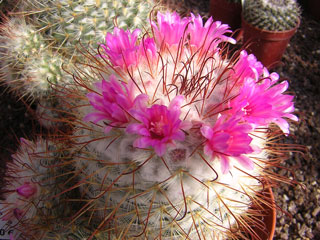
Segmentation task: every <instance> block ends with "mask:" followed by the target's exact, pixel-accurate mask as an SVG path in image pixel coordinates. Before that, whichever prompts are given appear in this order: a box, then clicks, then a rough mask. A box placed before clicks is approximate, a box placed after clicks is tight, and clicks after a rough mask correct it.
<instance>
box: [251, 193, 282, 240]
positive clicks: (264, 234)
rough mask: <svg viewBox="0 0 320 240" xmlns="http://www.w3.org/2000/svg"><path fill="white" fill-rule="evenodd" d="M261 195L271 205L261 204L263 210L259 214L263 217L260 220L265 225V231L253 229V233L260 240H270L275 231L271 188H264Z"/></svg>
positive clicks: (274, 207) (275, 213)
mask: <svg viewBox="0 0 320 240" xmlns="http://www.w3.org/2000/svg"><path fill="white" fill-rule="evenodd" d="M263 195H264V196H265V198H266V199H268V200H269V201H270V204H271V205H266V204H262V207H263V210H261V213H262V214H263V217H261V220H262V221H263V222H264V224H265V229H261V228H259V227H255V228H254V231H255V232H256V233H257V235H258V236H259V237H260V238H261V240H272V239H273V237H274V232H275V229H276V220H277V212H276V205H275V201H274V196H273V192H272V189H271V187H268V188H266V189H265V190H264V191H263ZM260 209H261V208H260Z"/></svg>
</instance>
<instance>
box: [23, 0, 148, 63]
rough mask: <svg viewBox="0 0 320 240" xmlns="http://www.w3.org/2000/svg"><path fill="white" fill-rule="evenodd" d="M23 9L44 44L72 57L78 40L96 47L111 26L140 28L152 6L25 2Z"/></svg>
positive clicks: (85, 0)
mask: <svg viewBox="0 0 320 240" xmlns="http://www.w3.org/2000/svg"><path fill="white" fill-rule="evenodd" d="M24 8H25V9H27V21H28V23H30V24H32V25H34V26H36V27H37V29H39V31H42V33H43V35H45V36H46V39H47V40H48V41H49V42H48V44H49V43H50V44H53V47H54V48H55V49H57V50H58V51H59V52H61V53H62V54H64V55H66V56H67V57H68V58H73V57H75V56H74V54H75V52H76V48H75V46H76V45H77V44H78V43H79V41H81V43H82V44H84V45H90V46H91V47H94V48H96V47H98V45H99V43H100V42H103V41H104V36H105V34H106V33H107V32H108V31H110V30H112V29H113V27H114V25H117V26H119V27H121V28H129V29H130V28H132V27H133V28H137V27H143V26H144V25H145V24H146V22H147V20H148V19H149V18H148V15H149V13H150V11H151V10H152V8H153V4H152V2H151V1H141V0H130V1H127V0H126V1H124V0H121V1H115V0H102V1H94V0H81V1H69V0H59V1H52V0H49V1H42V2H39V1H33V0H29V1H25V3H24Z"/></svg>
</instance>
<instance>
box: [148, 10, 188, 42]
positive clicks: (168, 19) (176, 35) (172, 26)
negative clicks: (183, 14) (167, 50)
mask: <svg viewBox="0 0 320 240" xmlns="http://www.w3.org/2000/svg"><path fill="white" fill-rule="evenodd" d="M157 21H158V25H157V24H156V23H154V22H153V21H152V22H151V26H152V31H153V34H154V38H155V40H156V44H157V45H158V46H162V45H163V44H167V45H168V46H169V47H171V46H173V45H176V46H177V45H178V44H179V43H180V41H181V40H183V35H184V32H185V30H186V27H187V25H188V23H189V19H188V18H182V19H181V18H180V16H179V14H177V13H176V12H173V13H169V12H167V13H166V14H162V13H161V12H158V13H157ZM181 44H183V42H181Z"/></svg>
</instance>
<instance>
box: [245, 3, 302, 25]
mask: <svg viewBox="0 0 320 240" xmlns="http://www.w3.org/2000/svg"><path fill="white" fill-rule="evenodd" d="M242 14H243V18H244V19H245V20H246V21H247V22H248V23H250V24H251V25H253V26H256V27H258V28H260V29H265V30H269V31H286V30H290V29H292V28H294V27H295V26H296V25H297V24H298V22H299V19H300V14H301V10H300V7H299V5H298V3H297V2H296V0H257V1H256V0H246V1H244V6H243V8H242Z"/></svg>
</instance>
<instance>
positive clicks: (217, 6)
mask: <svg viewBox="0 0 320 240" xmlns="http://www.w3.org/2000/svg"><path fill="white" fill-rule="evenodd" d="M210 15H211V16H212V17H213V20H215V21H221V22H222V23H226V24H228V25H229V26H230V27H231V29H232V30H233V31H234V30H236V29H239V28H240V27H241V3H230V2H228V1H227V0H210Z"/></svg>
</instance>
